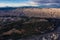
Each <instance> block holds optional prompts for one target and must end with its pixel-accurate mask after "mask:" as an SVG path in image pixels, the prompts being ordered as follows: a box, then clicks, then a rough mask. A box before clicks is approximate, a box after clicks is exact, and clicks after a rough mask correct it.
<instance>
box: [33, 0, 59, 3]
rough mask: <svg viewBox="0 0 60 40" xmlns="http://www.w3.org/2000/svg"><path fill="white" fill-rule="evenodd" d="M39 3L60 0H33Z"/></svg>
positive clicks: (57, 1)
mask: <svg viewBox="0 0 60 40" xmlns="http://www.w3.org/2000/svg"><path fill="white" fill-rule="evenodd" d="M33 1H35V2H38V3H60V0H33Z"/></svg>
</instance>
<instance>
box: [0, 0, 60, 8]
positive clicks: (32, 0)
mask: <svg viewBox="0 0 60 40" xmlns="http://www.w3.org/2000/svg"><path fill="white" fill-rule="evenodd" d="M7 6H8V7H21V6H37V7H38V6H39V7H43V8H44V7H48V8H50V7H56V8H58V7H59V8H60V0H0V7H7Z"/></svg>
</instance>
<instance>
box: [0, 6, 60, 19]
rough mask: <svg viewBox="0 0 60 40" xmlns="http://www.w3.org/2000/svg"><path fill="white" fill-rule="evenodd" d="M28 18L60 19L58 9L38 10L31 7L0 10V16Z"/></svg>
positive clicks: (59, 10)
mask: <svg viewBox="0 0 60 40" xmlns="http://www.w3.org/2000/svg"><path fill="white" fill-rule="evenodd" d="M6 15H8V16H9V15H10V16H28V17H45V18H60V8H39V7H33V6H23V7H4V8H0V16H6Z"/></svg>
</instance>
